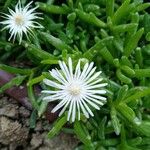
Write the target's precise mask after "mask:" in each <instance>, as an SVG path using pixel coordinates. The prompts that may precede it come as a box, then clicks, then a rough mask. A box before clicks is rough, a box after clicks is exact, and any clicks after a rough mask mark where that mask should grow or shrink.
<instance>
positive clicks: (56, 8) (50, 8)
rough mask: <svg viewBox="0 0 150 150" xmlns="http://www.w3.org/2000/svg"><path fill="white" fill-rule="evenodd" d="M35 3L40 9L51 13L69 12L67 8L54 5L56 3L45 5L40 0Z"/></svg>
mask: <svg viewBox="0 0 150 150" xmlns="http://www.w3.org/2000/svg"><path fill="white" fill-rule="evenodd" d="M36 5H37V6H38V8H39V9H41V10H42V11H44V12H47V13H51V14H68V13H69V12H70V9H69V8H66V7H61V6H56V5H47V4H45V3H42V2H36Z"/></svg>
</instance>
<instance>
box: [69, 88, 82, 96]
mask: <svg viewBox="0 0 150 150" xmlns="http://www.w3.org/2000/svg"><path fill="white" fill-rule="evenodd" d="M68 90H69V93H70V94H71V95H73V96H77V95H79V94H80V91H81V89H80V87H79V86H70V88H69V89H68Z"/></svg>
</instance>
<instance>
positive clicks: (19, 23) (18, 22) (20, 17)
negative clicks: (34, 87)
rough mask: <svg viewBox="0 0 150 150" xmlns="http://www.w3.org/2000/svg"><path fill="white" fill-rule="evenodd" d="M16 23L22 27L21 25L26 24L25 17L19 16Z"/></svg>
mask: <svg viewBox="0 0 150 150" xmlns="http://www.w3.org/2000/svg"><path fill="white" fill-rule="evenodd" d="M15 22H16V24H17V25H18V26H21V25H23V23H24V19H23V17H22V16H21V15H17V16H16V17H15Z"/></svg>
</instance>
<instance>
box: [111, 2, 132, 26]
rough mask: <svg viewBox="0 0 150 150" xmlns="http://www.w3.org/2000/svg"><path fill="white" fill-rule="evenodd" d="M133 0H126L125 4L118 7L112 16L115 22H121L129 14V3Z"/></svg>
mask: <svg viewBox="0 0 150 150" xmlns="http://www.w3.org/2000/svg"><path fill="white" fill-rule="evenodd" d="M130 1H131V0H125V1H124V2H123V4H122V5H121V6H120V7H119V8H118V9H117V11H116V12H115V14H114V15H113V17H112V22H113V24H119V23H120V21H121V20H122V19H123V18H124V17H125V16H126V15H127V14H129V8H130V7H129V4H130Z"/></svg>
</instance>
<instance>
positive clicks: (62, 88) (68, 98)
mask: <svg viewBox="0 0 150 150" xmlns="http://www.w3.org/2000/svg"><path fill="white" fill-rule="evenodd" d="M59 65H60V68H61V71H59V70H58V69H52V71H50V74H51V76H52V77H53V78H54V79H55V80H56V81H51V80H49V79H44V80H43V82H44V83H45V84H46V85H48V86H50V87H52V88H54V89H55V90H43V91H42V93H46V94H48V95H47V96H45V97H44V98H43V100H46V101H48V102H52V101H56V100H58V101H59V103H58V104H57V105H56V106H55V107H54V108H53V110H52V113H54V112H56V111H57V110H58V109H60V108H62V109H61V111H60V113H59V116H60V115H62V114H63V113H64V111H65V110H66V109H67V108H68V107H69V111H68V116H67V120H68V121H69V120H70V118H71V120H72V122H74V121H75V118H76V113H77V114H78V120H80V112H81V111H82V113H83V114H84V115H85V116H86V117H87V118H89V116H90V115H91V116H94V114H93V112H92V111H91V109H90V107H93V108H95V109H98V110H99V109H100V106H102V105H103V104H104V103H105V102H106V98H105V97H103V96H101V94H105V93H106V90H104V89H103V87H105V86H106V85H107V83H100V82H101V81H102V80H103V78H102V77H100V74H101V71H99V72H95V70H96V67H94V68H93V65H94V63H93V62H91V63H90V64H88V63H86V64H85V66H84V67H83V70H82V71H81V69H80V60H79V62H78V64H77V66H76V69H75V71H73V66H72V60H71V58H69V59H68V66H67V65H66V64H65V62H63V61H59Z"/></svg>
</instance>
